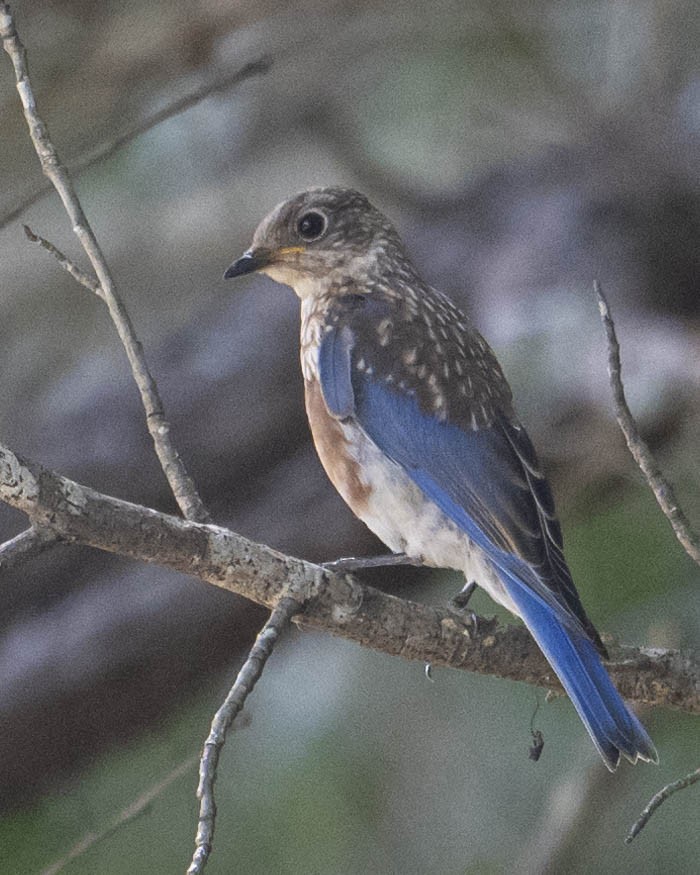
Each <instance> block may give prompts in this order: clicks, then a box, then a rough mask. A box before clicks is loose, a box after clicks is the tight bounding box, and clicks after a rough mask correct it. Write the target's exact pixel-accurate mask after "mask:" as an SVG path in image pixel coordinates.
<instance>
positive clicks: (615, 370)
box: [593, 280, 700, 565]
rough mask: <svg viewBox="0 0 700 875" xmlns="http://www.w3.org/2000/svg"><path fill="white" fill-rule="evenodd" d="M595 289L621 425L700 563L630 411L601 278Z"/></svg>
mask: <svg viewBox="0 0 700 875" xmlns="http://www.w3.org/2000/svg"><path fill="white" fill-rule="evenodd" d="M593 289H594V291H595V293H596V295H597V297H598V309H599V310H600V317H601V319H602V320H603V325H604V327H605V334H606V337H607V342H608V374H609V375H610V384H611V386H612V392H613V401H614V405H615V416H616V417H617V421H618V424H619V426H620V428H621V429H622V433H623V434H624V436H625V440H626V441H627V446H628V448H629V451H630V453H631V454H632V456H633V458H634V461H635V462H636V463H637V465H638V466H639V468H640V469H641V471H642V473H643V474H644V477H645V478H646V481H647V483H648V484H649V488H650V489H651V491H652V492H653V493H654V495H655V496H656V500H657V502H658V503H659V507H660V508H661V510H662V511H663V513H664V515H665V516H666V518H667V519H668V521H669V522H670V523H671V526H672V527H673V531H674V532H675V533H676V537H677V538H678V540H679V541H680V542H681V544H682V545H683V547H684V549H685V551H686V553H687V554H688V555H689V556H690V557H691V558H692V559H694V560H695V561H696V562H697V563H698V565H700V538H698V536H697V534H696V533H695V532H694V531H693V530H692V528H691V526H690V523H689V522H688V520H687V518H686V516H685V514H684V513H683V511H682V510H681V508H680V507H679V506H678V502H677V501H676V498H675V496H674V494H673V489H672V488H671V485H670V483H669V482H668V481H667V480H666V478H665V477H664V476H663V474H662V473H661V469H660V468H659V466H658V464H657V463H656V460H655V459H654V456H653V455H652V453H651V450H650V449H649V447H648V446H647V444H646V443H645V442H644V440H642V438H641V436H640V434H639V429H638V428H637V423H636V422H635V421H634V417H633V416H632V413H631V412H630V409H629V406H628V404H627V399H626V398H625V390H624V387H623V385H622V374H621V365H620V345H619V343H618V340H617V334H616V332H615V324H614V323H613V318H612V315H611V313H610V307H609V305H608V302H607V299H606V297H605V295H604V294H603V290H602V288H601V286H600V283H599V282H598V281H597V280H595V281H594V283H593Z"/></svg>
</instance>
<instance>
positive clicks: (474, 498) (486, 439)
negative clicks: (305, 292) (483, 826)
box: [319, 327, 657, 769]
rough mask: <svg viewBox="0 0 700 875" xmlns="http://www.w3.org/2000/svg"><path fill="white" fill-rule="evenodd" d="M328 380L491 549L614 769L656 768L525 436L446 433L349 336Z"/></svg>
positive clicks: (513, 428)
mask: <svg viewBox="0 0 700 875" xmlns="http://www.w3.org/2000/svg"><path fill="white" fill-rule="evenodd" d="M319 372H320V373H319V376H320V382H321V388H322V391H323V395H324V399H325V401H326V404H327V406H328V408H329V410H330V412H331V413H332V414H333V415H335V416H337V417H339V418H347V417H350V416H352V417H353V418H354V419H355V421H356V422H357V423H358V424H359V425H360V426H361V427H362V429H363V430H364V431H365V432H366V434H367V435H368V436H369V437H370V438H371V440H372V441H373V442H374V443H375V444H376V445H377V446H378V447H379V448H380V449H381V450H382V452H384V453H385V454H386V455H387V456H388V457H389V458H391V459H392V460H393V461H394V462H395V463H396V464H398V465H400V466H401V468H403V470H404V471H405V472H406V473H407V474H408V476H409V477H410V478H411V479H412V480H413V481H414V482H415V483H416V484H417V485H418V486H419V487H420V489H421V490H422V491H423V493H424V494H425V495H426V496H427V497H428V498H430V499H431V500H432V501H433V502H434V503H435V504H436V505H438V507H440V509H441V510H442V511H443V513H445V514H446V515H447V516H448V517H449V518H450V519H451V520H452V521H453V522H454V523H456V524H457V525H458V526H459V527H460V528H461V529H462V530H463V531H464V532H466V533H467V534H468V535H469V537H470V538H471V540H472V541H473V542H474V543H476V544H477V545H478V546H479V547H480V548H481V550H482V551H483V553H484V554H485V556H486V557H487V558H488V560H489V562H490V563H491V564H492V565H493V566H494V568H495V569H496V571H497V573H498V575H499V577H500V579H501V580H502V582H503V584H504V586H505V587H506V590H507V591H508V594H509V596H510V597H511V599H512V600H513V602H514V603H515V605H516V606H517V608H518V612H519V614H520V616H521V617H522V619H523V621H524V622H525V624H526V625H527V627H528V628H529V630H530V632H531V633H532V635H533V637H534V638H535V640H536V641H537V643H538V645H539V647H540V649H541V650H542V651H543V653H544V654H545V656H546V657H547V659H548V660H549V662H550V664H551V665H552V668H553V669H554V670H555V671H556V673H557V675H558V676H559V678H560V680H561V682H562V684H563V686H564V688H565V689H566V691H567V693H568V694H569V697H570V698H571V700H572V702H573V704H574V706H575V707H576V710H577V711H578V713H579V716H580V717H581V719H582V720H583V723H584V725H585V726H586V728H587V730H588V732H589V734H590V735H591V738H592V739H593V741H594V743H595V745H596V747H597V748H598V750H599V752H600V754H601V756H602V757H603V759H604V761H605V763H606V765H607V766H608V768H610V769H614V768H615V767H616V766H617V764H618V762H619V758H620V753H622V754H624V755H625V756H626V757H627V758H628V759H630V760H631V761H635V760H636V759H637V757H641V758H642V759H646V760H652V761H656V760H657V755H656V751H655V749H654V745H653V743H652V741H651V739H650V738H649V736H648V735H647V733H646V731H645V730H644V728H643V727H642V725H641V723H639V721H638V720H637V718H636V717H635V716H634V715H633V714H632V713H631V712H630V711H629V710H628V708H627V706H626V705H625V703H624V702H623V700H622V699H621V697H620V695H619V694H618V692H617V690H616V689H615V687H614V686H613V684H612V682H611V681H610V678H609V677H608V675H607V672H606V671H605V669H604V667H603V665H602V663H601V661H600V659H599V656H598V653H597V652H596V651H597V649H602V645H601V644H600V639H599V638H598V636H597V633H596V632H595V629H594V628H593V626H592V624H591V623H590V621H589V620H588V618H587V617H586V614H585V611H584V609H583V607H582V605H581V602H580V600H579V597H578V594H577V592H576V589H575V587H574V584H573V581H572V579H571V575H570V572H569V569H568V567H567V565H566V562H565V560H564V557H563V553H562V543H561V532H560V529H559V526H558V523H557V521H556V518H555V515H554V507H553V502H552V497H551V493H550V490H549V487H548V485H547V482H546V480H545V478H544V477H543V476H542V474H541V473H540V472H539V468H538V465H537V460H536V457H535V454H534V450H533V448H532V445H531V443H530V441H529V438H528V436H527V434H526V432H525V430H524V429H523V428H522V427H521V426H519V425H517V424H516V423H513V422H511V421H509V420H508V419H506V418H505V417H504V416H498V417H496V418H495V420H494V422H493V424H492V425H491V426H489V427H484V428H480V429H477V430H471V429H467V428H464V427H461V426H460V425H457V424H454V423H450V422H449V421H442V422H441V421H439V420H438V419H437V418H436V417H435V416H433V415H431V414H430V413H428V412H426V411H424V410H423V409H421V407H420V406H419V404H418V402H417V401H416V399H415V397H413V396H411V395H409V394H407V393H405V392H401V391H399V390H398V389H397V388H396V387H394V386H392V387H390V386H389V385H387V384H386V382H384V381H378V380H376V379H374V378H373V377H372V376H368V372H367V369H366V368H365V369H364V370H363V371H360V370H359V369H358V368H356V367H354V366H353V337H352V333H351V332H350V329H348V328H347V327H344V328H343V329H342V330H337V329H334V330H331V331H330V332H328V333H327V334H326V335H325V336H324V338H323V340H322V343H321V349H320V354H319ZM370 373H371V372H370Z"/></svg>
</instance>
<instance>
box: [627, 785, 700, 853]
mask: <svg viewBox="0 0 700 875" xmlns="http://www.w3.org/2000/svg"><path fill="white" fill-rule="evenodd" d="M698 781H700V768H698V769H695V771H694V772H691V773H690V774H689V775H686V776H685V777H684V778H679V779H678V780H677V781H672V782H671V783H670V784H666V786H665V787H663V788H662V789H661V790H659V792H658V793H655V794H654V795H653V796H652V797H651V799H650V800H649V803H648V805H647V806H646V808H645V809H644V811H642V813H641V814H640V815H639V818H638V819H637V820H636V821H635V822H634V824H633V826H632V828H631V829H630V831H629V834H628V836H627V838H626V839H625V844H626V845H629V844H630V842H632V841H634V839H635V838H636V837H637V836H638V835H639V833H640V832H641V831H642V830H643V829H644V827H645V826H646V825H647V823H648V822H649V819H650V818H651V817H652V815H653V814H654V812H655V811H656V810H657V808H659V806H660V805H662V804H663V803H664V802H665V801H666V800H667V799H668V798H669V796H673V794H674V793H676V792H677V791H678V790H685V789H686V787H690V786H692V785H693V784H696V783H697V782H698Z"/></svg>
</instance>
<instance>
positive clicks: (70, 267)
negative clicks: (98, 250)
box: [22, 225, 104, 300]
mask: <svg viewBox="0 0 700 875" xmlns="http://www.w3.org/2000/svg"><path fill="white" fill-rule="evenodd" d="M22 227H23V228H24V233H25V234H26V235H27V239H29V240H31V242H32V243H36V244H38V245H39V246H41V248H42V249H45V250H46V251H47V252H48V253H49V254H50V255H53V257H54V258H55V259H56V261H57V262H58V263H59V265H60V266H61V267H62V268H63V269H64V270H65V271H66V272H67V273H69V274H70V275H71V276H72V277H73V279H74V280H75V281H76V282H78V283H80V285H81V286H85V288H86V289H87V290H88V291H90V292H92V293H93V294H95V295H97V296H98V297H99V298H102V300H104V295H103V294H102V287H101V286H100V284H99V283H98V282H97V280H96V279H93V277H91V276H89V274H87V273H85V271H84V270H81V269H80V268H79V267H78V265H77V264H75V263H74V262H72V261H71V260H70V258H68V257H67V256H65V255H64V254H63V253H62V252H61V250H60V249H59V248H58V247H57V246H54V245H53V243H51V241H50V240H47V239H46V238H45V237H41V236H39V234H35V233H34V231H32V229H31V228H30V227H29V225H23V226H22Z"/></svg>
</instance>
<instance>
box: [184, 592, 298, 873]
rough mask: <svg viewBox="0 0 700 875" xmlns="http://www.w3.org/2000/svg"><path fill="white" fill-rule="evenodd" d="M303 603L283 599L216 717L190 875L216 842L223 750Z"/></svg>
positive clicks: (202, 776) (202, 775)
mask: <svg viewBox="0 0 700 875" xmlns="http://www.w3.org/2000/svg"><path fill="white" fill-rule="evenodd" d="M302 607H303V606H302V604H301V603H300V602H299V601H297V600H296V599H294V598H291V597H289V596H283V597H282V598H281V599H280V600H279V602H278V603H277V605H276V606H275V608H274V609H273V611H272V613H271V614H270V617H269V619H268V621H267V622H266V623H265V625H264V626H263V628H262V629H261V631H260V633H259V635H258V637H257V638H256V639H255V643H254V644H253V646H252V648H251V650H250V653H249V654H248V658H247V659H246V661H245V662H244V663H243V666H242V667H241V670H240V671H239V672H238V675H237V676H236V680H235V681H234V684H233V686H232V687H231V689H230V691H229V694H228V695H227V696H226V698H225V700H224V702H223V704H222V705H221V707H220V708H219V710H218V711H217V712H216V714H215V715H214V719H213V720H212V723H211V731H210V733H209V737H208V738H207V740H206V741H205V743H204V750H203V751H202V759H201V762H200V765H199V786H198V787H197V797H198V799H199V825H198V827H197V836H196V838H195V851H194V854H193V855H192V862H191V864H190V867H189V869H188V870H187V875H200V873H201V872H203V871H204V867H205V866H206V865H207V860H208V859H209V855H210V854H211V849H212V841H213V839H214V825H215V822H216V803H215V801H214V782H215V781H216V769H217V765H218V762H219V755H220V754H221V749H222V748H223V746H224V742H225V741H226V733H227V732H228V729H229V727H230V726H231V724H232V723H233V721H234V720H235V718H236V715H237V714H239V713H240V712H241V710H242V709H243V706H244V704H245V701H246V699H247V698H248V696H249V695H250V693H252V692H253V687H254V686H255V684H256V682H257V681H258V679H259V678H260V675H261V674H262V672H263V669H264V668H265V663H266V662H267V660H268V658H269V657H270V655H271V653H272V651H273V649H274V647H275V644H276V643H277V641H278V639H279V637H280V636H281V635H282V633H283V632H284V631H285V630H286V628H287V627H288V625H289V621H290V620H291V618H292V617H293V616H294V615H295V614H297V613H299V611H301V610H302Z"/></svg>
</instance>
